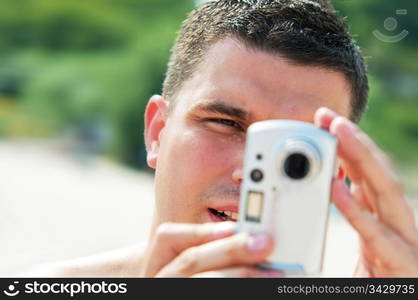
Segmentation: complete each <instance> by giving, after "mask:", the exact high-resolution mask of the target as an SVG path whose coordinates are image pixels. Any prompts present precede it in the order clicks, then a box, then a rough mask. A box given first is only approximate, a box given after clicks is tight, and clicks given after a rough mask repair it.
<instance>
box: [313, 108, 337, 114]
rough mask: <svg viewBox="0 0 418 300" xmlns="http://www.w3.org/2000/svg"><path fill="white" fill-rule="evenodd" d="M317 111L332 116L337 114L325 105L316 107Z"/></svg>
mask: <svg viewBox="0 0 418 300" xmlns="http://www.w3.org/2000/svg"><path fill="white" fill-rule="evenodd" d="M317 111H318V112H322V113H326V114H331V115H334V116H336V115H337V113H336V112H334V111H333V110H331V109H329V108H328V107H325V106H322V107H320V108H318V110H317Z"/></svg>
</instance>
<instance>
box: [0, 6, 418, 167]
mask: <svg viewBox="0 0 418 300" xmlns="http://www.w3.org/2000/svg"><path fill="white" fill-rule="evenodd" d="M333 3H334V5H335V6H336V8H337V10H339V11H340V13H341V14H342V15H343V16H347V21H348V23H349V25H350V31H351V33H352V34H353V35H354V36H355V38H356V39H357V41H358V43H359V44H360V46H361V47H362V49H363V52H364V54H365V55H366V56H367V57H368V63H369V69H370V74H371V87H372V89H371V95H370V100H371V102H370V108H369V109H368V111H367V113H366V115H365V118H364V120H363V121H362V123H361V125H362V127H363V128H364V129H365V130H366V131H367V132H368V133H369V134H370V135H371V136H372V137H373V138H375V140H376V141H377V142H378V143H379V144H380V145H381V146H382V147H383V148H384V149H386V150H387V151H389V152H390V153H392V154H393V155H394V157H395V158H396V159H397V160H399V161H401V162H402V161H405V162H411V161H412V162H418V155H417V154H416V152H417V150H416V149H418V101H417V99H418V85H417V81H418V59H417V58H418V23H417V22H416V18H417V14H418V2H417V1H415V0H408V1H402V3H397V2H394V1H390V0H367V1H355V0H334V1H333ZM193 6H194V1H192V0H189V1H186V0H181V1H174V0H85V1H76V0H60V1H57V0H1V1H0V136H3V137H22V136H36V137H39V136H48V137H49V136H58V135H60V134H62V133H63V132H65V131H66V130H68V129H77V128H78V127H83V126H85V124H96V125H97V124H98V125H99V126H100V127H103V128H105V131H106V132H107V135H106V141H105V145H104V151H105V152H106V153H107V154H110V155H112V156H113V157H115V158H116V159H118V160H120V161H122V162H124V163H127V164H129V165H131V166H135V167H142V166H144V162H145V160H144V155H145V152H144V151H145V150H144V145H143V139H142V132H143V116H142V114H143V110H144V107H145V105H146V102H147V100H148V98H149V97H150V96H151V95H152V94H154V93H160V91H161V84H162V81H163V77H164V73H165V68H166V63H167V60H168V56H169V50H170V48H171V45H172V43H173V41H174V38H175V33H176V31H177V30H178V29H179V26H180V23H181V21H182V20H183V19H184V18H185V17H186V14H187V13H188V12H189V11H190V10H191V9H192V8H193ZM396 9H407V12H408V13H407V15H396ZM387 17H395V18H396V19H397V20H398V28H397V29H396V30H394V31H393V32H388V31H387V30H385V28H384V26H383V22H384V20H385V19H386V18H387ZM402 29H406V30H408V31H409V35H408V36H407V37H406V38H405V39H403V40H402V41H400V42H398V43H385V42H382V41H380V40H379V39H377V38H376V37H375V36H374V35H373V31H374V30H380V31H381V32H382V33H384V34H387V35H389V34H392V35H393V34H397V33H399V32H400V31H401V30H402Z"/></svg>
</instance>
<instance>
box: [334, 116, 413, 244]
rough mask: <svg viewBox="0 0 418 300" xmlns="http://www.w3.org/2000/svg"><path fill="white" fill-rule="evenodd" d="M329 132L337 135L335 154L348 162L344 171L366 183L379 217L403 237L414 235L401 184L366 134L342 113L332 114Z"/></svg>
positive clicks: (408, 237)
mask: <svg viewBox="0 0 418 300" xmlns="http://www.w3.org/2000/svg"><path fill="white" fill-rule="evenodd" d="M330 132H331V133H332V134H333V135H335V136H336V137H337V138H338V141H339V145H338V154H339V157H340V158H341V159H342V160H343V161H344V165H348V166H349V168H348V170H347V173H348V175H349V177H350V179H351V180H352V181H353V182H355V183H357V184H362V183H363V184H364V183H366V184H367V186H368V187H369V188H370V189H371V191H372V193H373V194H374V195H375V198H374V199H369V200H370V201H372V202H374V203H373V204H372V206H375V207H376V208H377V213H378V215H379V218H380V219H381V220H382V221H384V222H385V223H386V224H387V225H389V226H390V227H391V228H393V229H394V230H395V231H397V232H398V233H400V234H401V235H402V236H404V237H405V238H406V239H407V240H410V241H411V240H413V239H416V233H415V230H414V225H415V221H414V217H413V214H412V211H411V209H410V207H409V205H408V204H407V202H406V201H405V199H404V196H403V191H402V187H401V185H400V184H399V183H398V181H397V179H396V177H395V175H394V173H393V172H392V170H391V168H390V166H389V164H388V163H387V161H386V158H385V155H384V154H383V152H382V151H381V150H380V149H379V148H378V147H377V146H376V145H375V144H374V143H373V141H372V140H371V139H369V138H368V137H367V135H366V134H364V133H363V132H361V130H359V129H358V128H357V126H355V125H354V124H352V123H351V122H350V121H348V120H347V119H345V118H343V117H337V118H335V119H334V120H333V121H332V123H331V126H330Z"/></svg>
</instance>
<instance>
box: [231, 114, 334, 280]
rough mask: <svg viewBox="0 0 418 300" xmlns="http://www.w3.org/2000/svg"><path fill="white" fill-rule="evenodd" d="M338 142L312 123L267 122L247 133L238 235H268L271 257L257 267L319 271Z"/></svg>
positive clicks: (293, 271) (307, 272)
mask: <svg viewBox="0 0 418 300" xmlns="http://www.w3.org/2000/svg"><path fill="white" fill-rule="evenodd" d="M336 148H337V140H336V138H335V137H333V136H332V135H331V134H329V133H328V132H327V131H325V130H322V129H318V128H316V127H315V126H314V125H312V124H310V123H305V122H300V121H291V120H269V121H262V122H257V123H254V124H253V125H251V126H250V127H249V128H248V131H247V141H246V149H245V161H244V171H243V172H244V173H243V183H242V185H241V196H240V213H239V226H238V231H240V232H248V233H255V232H260V231H262V232H268V233H270V234H271V235H272V236H273V237H274V241H275V247H274V251H273V253H272V254H271V255H270V256H269V257H268V259H267V261H266V262H265V263H263V264H262V265H261V267H265V268H272V269H279V270H282V271H283V272H284V273H285V274H287V275H315V274H318V273H319V272H320V271H321V270H322V262H323V251H324V243H325V238H326V228H327V222H328V214H329V206H330V193H331V182H332V178H333V177H334V175H335V173H336Z"/></svg>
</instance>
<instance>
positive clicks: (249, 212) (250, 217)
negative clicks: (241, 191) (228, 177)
mask: <svg viewBox="0 0 418 300" xmlns="http://www.w3.org/2000/svg"><path fill="white" fill-rule="evenodd" d="M263 200H264V194H263V193H261V192H254V191H249V192H248V195H247V207H246V212H245V219H246V220H247V221H250V222H260V221H261V210H262V208H263Z"/></svg>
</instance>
